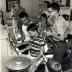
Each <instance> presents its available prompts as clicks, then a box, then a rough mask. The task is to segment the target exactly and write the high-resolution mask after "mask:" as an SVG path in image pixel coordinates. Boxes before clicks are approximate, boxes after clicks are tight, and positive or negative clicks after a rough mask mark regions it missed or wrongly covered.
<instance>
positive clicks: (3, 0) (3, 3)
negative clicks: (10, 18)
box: [0, 0, 6, 11]
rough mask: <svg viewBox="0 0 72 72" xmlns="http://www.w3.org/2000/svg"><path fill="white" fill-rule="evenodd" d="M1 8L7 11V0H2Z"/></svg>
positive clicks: (0, 0)
mask: <svg viewBox="0 0 72 72" xmlns="http://www.w3.org/2000/svg"><path fill="white" fill-rule="evenodd" d="M0 9H2V10H3V11H6V0H0Z"/></svg>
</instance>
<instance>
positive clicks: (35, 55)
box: [20, 23, 46, 68]
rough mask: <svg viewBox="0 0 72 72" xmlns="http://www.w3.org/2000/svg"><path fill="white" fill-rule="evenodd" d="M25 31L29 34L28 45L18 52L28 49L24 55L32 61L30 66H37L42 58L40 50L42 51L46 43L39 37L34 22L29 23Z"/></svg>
mask: <svg viewBox="0 0 72 72" xmlns="http://www.w3.org/2000/svg"><path fill="white" fill-rule="evenodd" d="M27 31H28V33H29V34H30V36H31V39H30V45H29V46H28V47H27V48H25V49H24V50H21V51H20V52H22V51H23V52H24V51H26V50H29V54H28V55H27V56H26V57H28V58H30V59H31V61H32V66H31V67H33V68H37V67H38V66H39V65H40V63H41V62H42V60H43V57H42V54H41V52H44V46H45V44H46V43H45V40H44V39H43V38H40V37H39V34H38V27H37V25H36V24H34V23H31V24H30V25H29V26H28V27H27ZM40 51H41V52H40Z"/></svg>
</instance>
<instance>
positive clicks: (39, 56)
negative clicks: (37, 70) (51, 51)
mask: <svg viewBox="0 0 72 72" xmlns="http://www.w3.org/2000/svg"><path fill="white" fill-rule="evenodd" d="M41 51H42V52H43V51H44V47H41ZM41 57H42V54H41V52H40V54H39V55H38V57H37V58H36V60H35V61H34V62H33V65H36V63H37V61H38V60H39V59H40V58H41Z"/></svg>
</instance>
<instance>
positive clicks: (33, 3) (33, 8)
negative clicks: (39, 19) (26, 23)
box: [20, 0, 39, 17]
mask: <svg viewBox="0 0 72 72" xmlns="http://www.w3.org/2000/svg"><path fill="white" fill-rule="evenodd" d="M20 1H21V6H22V7H24V8H25V9H26V11H27V13H28V14H29V16H30V17H33V16H38V11H39V9H38V4H39V1H38V0H20Z"/></svg>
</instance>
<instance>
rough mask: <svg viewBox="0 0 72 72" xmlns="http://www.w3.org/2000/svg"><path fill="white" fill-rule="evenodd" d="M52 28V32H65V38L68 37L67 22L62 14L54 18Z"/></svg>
mask: <svg viewBox="0 0 72 72" xmlns="http://www.w3.org/2000/svg"><path fill="white" fill-rule="evenodd" d="M51 30H52V33H54V34H56V35H58V34H59V35H61V34H64V35H65V38H66V37H67V24H66V21H65V19H64V18H63V17H62V16H61V15H60V16H58V17H57V18H55V19H54V24H53V27H52V28H51ZM53 39H54V40H55V41H59V40H57V39H56V38H55V37H54V38H53Z"/></svg>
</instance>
